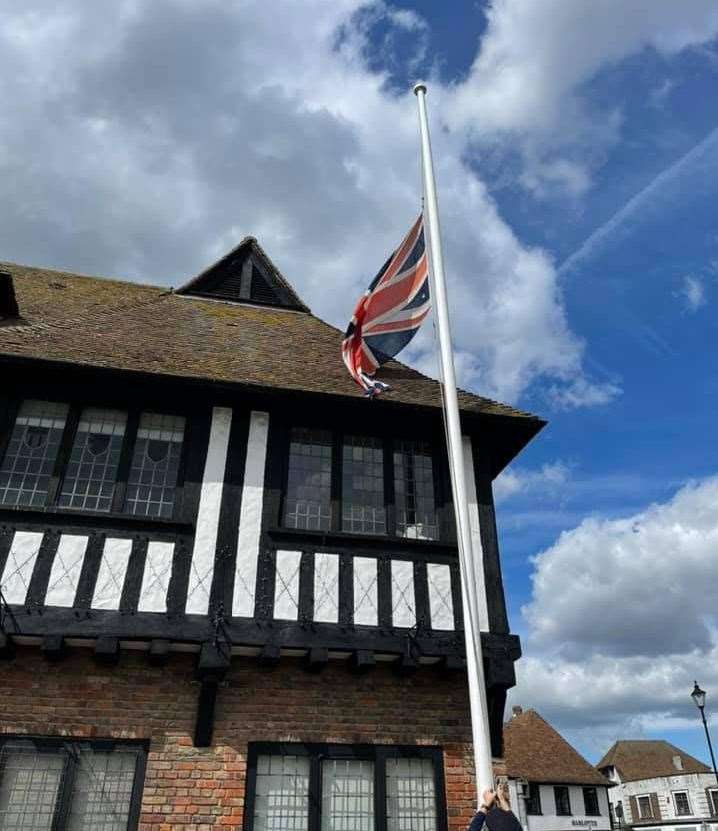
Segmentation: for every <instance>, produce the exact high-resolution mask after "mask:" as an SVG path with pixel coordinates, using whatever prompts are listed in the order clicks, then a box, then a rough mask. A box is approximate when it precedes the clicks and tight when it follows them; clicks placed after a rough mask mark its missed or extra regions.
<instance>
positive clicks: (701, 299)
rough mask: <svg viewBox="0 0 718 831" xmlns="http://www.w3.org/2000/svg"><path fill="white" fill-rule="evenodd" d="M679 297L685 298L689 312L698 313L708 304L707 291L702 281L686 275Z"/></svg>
mask: <svg viewBox="0 0 718 831" xmlns="http://www.w3.org/2000/svg"><path fill="white" fill-rule="evenodd" d="M678 295H679V296H680V297H682V298H683V301H684V303H685V307H686V311H687V312H697V311H698V309H700V308H701V306H705V304H706V302H707V301H706V290H705V287H704V285H703V282H702V280H700V279H699V278H698V277H692V276H691V275H690V274H686V276H685V277H684V278H683V284H682V285H681V288H680V291H679V292H678Z"/></svg>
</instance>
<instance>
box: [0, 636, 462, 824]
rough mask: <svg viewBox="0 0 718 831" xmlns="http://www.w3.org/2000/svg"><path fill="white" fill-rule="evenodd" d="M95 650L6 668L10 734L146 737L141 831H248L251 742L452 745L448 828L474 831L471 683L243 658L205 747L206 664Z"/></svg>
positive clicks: (2, 715) (0, 715) (1, 680)
mask: <svg viewBox="0 0 718 831" xmlns="http://www.w3.org/2000/svg"><path fill="white" fill-rule="evenodd" d="M88 652H89V650H84V649H75V650H73V651H71V653H70V654H69V655H68V657H67V658H66V659H65V660H63V661H62V662H60V663H58V664H50V663H47V662H46V661H45V660H43V658H42V657H41V656H40V654H39V650H37V649H35V648H32V647H23V648H18V650H17V655H16V658H15V659H14V660H13V661H6V662H0V684H1V686H2V698H1V699H0V700H1V701H2V704H1V706H0V730H1V731H2V732H4V733H33V734H38V735H49V736H56V735H65V736H76V737H86V738H89V737H97V738H122V739H147V740H149V741H150V752H149V756H148V760H147V773H146V777H145V786H144V793H143V798H142V815H141V819H140V829H141V831H170V829H172V831H180V830H181V829H184V830H185V831H189V829H192V831H210V829H240V828H241V824H242V815H243V809H244V778H245V771H246V749H247V743H248V742H251V741H279V740H284V741H307V742H348V743H358V742H366V743H383V744H415V743H416V744H430V745H440V746H442V747H443V748H444V766H445V767H444V769H445V777H446V791H447V795H446V796H447V806H448V814H449V827H450V829H452V831H458V829H462V830H463V829H465V828H466V826H467V824H468V821H469V819H470V816H471V812H472V805H473V804H474V801H473V800H474V797H473V781H472V773H471V769H470V746H469V745H467V741H468V740H469V739H470V727H469V720H468V694H467V692H466V689H465V678H464V677H463V676H462V675H453V676H443V675H441V673H440V672H437V671H435V670H434V669H432V668H424V669H421V670H420V671H419V672H417V673H416V675H414V676H413V677H410V678H398V677H397V676H396V675H395V674H394V673H393V671H392V670H391V668H390V667H388V666H385V665H382V664H379V665H378V666H377V668H376V669H374V670H373V671H371V672H369V673H367V674H366V675H362V676H356V675H353V674H352V673H351V672H350V670H349V667H348V666H347V665H346V663H345V662H339V661H330V663H329V665H328V667H327V668H326V669H325V670H324V671H323V672H322V673H320V674H316V675H314V674H309V673H307V672H305V671H304V670H303V669H302V667H301V664H300V662H299V660H297V659H291V658H282V660H281V662H280V664H279V666H278V667H277V668H276V669H273V670H266V669H264V670H263V669H260V668H259V667H258V666H257V664H256V662H255V661H254V660H253V659H251V658H235V659H234V660H233V663H232V668H231V671H230V672H229V673H228V676H227V682H226V685H224V686H222V687H220V690H219V696H218V701H217V710H216V721H215V729H214V738H213V741H212V747H210V748H204V749H199V748H194V747H193V746H192V735H193V732H194V722H195V714H196V707H197V695H198V692H199V685H198V683H197V682H196V681H195V680H194V666H195V662H196V656H194V655H189V654H182V653H177V654H173V655H172V656H171V657H170V660H169V662H168V663H167V665H166V666H165V667H162V668H154V667H150V666H149V664H148V663H147V660H146V657H145V655H143V654H142V653H139V652H123V653H122V655H121V659H120V663H119V665H118V666H116V667H113V668H104V667H98V666H96V665H95V664H94V662H93V661H92V660H91V658H90V656H89V654H88Z"/></svg>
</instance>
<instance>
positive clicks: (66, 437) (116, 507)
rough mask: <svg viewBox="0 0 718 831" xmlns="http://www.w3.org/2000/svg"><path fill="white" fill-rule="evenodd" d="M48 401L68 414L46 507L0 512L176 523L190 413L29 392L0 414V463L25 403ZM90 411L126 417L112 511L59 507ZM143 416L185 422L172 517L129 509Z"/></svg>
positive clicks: (10, 507) (20, 507)
mask: <svg viewBox="0 0 718 831" xmlns="http://www.w3.org/2000/svg"><path fill="white" fill-rule="evenodd" d="M26 400H28V401H49V402H53V403H58V404H67V405H68V412H67V418H66V421H65V427H64V429H63V432H62V437H61V439H60V447H59V450H58V452H57V457H56V459H55V463H54V465H53V470H52V474H51V476H50V480H49V483H48V491H47V498H46V500H45V503H44V504H43V505H34V506H26V505H9V504H8V505H5V504H0V510H13V511H14V510H17V511H41V512H57V513H61V514H68V515H71V516H73V515H74V516H94V517H122V518H124V519H130V520H135V521H141V522H159V523H162V522H174V521H177V519H178V517H180V516H181V515H182V504H183V496H184V483H185V471H186V467H187V455H188V442H187V437H188V435H189V434H190V432H191V427H190V414H189V413H188V412H185V411H183V410H180V409H178V408H176V407H173V406H172V405H169V406H167V407H164V406H162V407H157V406H153V405H152V404H150V405H148V406H142V407H139V406H134V405H132V406H127V404H126V403H125V404H122V403H118V402H116V401H104V400H99V401H96V400H94V399H87V400H82V401H79V400H78V399H76V398H70V397H69V396H68V397H58V396H57V395H44V394H43V393H42V392H38V393H35V392H32V391H30V392H27V393H26V394H24V395H23V396H22V397H21V398H17V399H13V400H11V401H8V402H7V403H6V404H5V407H4V411H0V464H2V462H3V461H4V459H5V455H6V453H7V448H8V444H9V441H10V436H11V434H12V431H13V429H14V427H15V423H16V419H17V415H18V413H19V412H20V407H21V406H22V403H23V401H26ZM89 408H98V409H113V410H121V411H122V412H124V413H125V414H126V415H127V421H126V424H125V432H124V435H123V438H122V447H121V450H120V459H119V463H118V467H117V475H116V477H115V481H114V487H113V495H112V501H111V504H110V510H109V511H97V510H89V509H84V508H76V507H67V506H63V505H60V504H59V501H60V495H61V493H62V485H63V482H64V480H65V476H66V473H67V466H68V463H69V461H70V454H71V453H72V448H73V445H74V441H75V436H76V434H77V429H78V426H79V424H80V419H81V418H82V413H83V411H84V410H86V409H89ZM143 413H151V414H156V415H173V416H181V417H183V418H184V419H185V429H184V436H183V440H182V450H181V454H180V460H179V467H178V470H177V482H176V484H175V499H174V504H173V506H172V514H171V516H169V517H161V516H147V515H144V514H133V513H130V512H129V511H127V510H126V508H127V486H128V478H129V474H130V468H131V465H132V457H133V454H134V449H135V444H136V442H137V431H138V429H139V425H140V418H141V416H142V414H143Z"/></svg>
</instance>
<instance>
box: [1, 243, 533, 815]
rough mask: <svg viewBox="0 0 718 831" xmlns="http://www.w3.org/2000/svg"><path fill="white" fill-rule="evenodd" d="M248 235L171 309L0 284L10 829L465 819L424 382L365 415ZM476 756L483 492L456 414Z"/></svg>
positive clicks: (20, 282) (458, 621)
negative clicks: (470, 595) (462, 458)
mask: <svg viewBox="0 0 718 831" xmlns="http://www.w3.org/2000/svg"><path fill="white" fill-rule="evenodd" d="M340 337H341V336H340V334H339V333H338V332H337V330H335V329H334V328H332V327H331V326H329V325H327V324H325V323H324V322H322V321H321V320H319V319H318V318H317V317H315V316H314V315H312V313H311V312H310V310H309V309H308V308H307V306H306V305H305V304H304V303H303V301H302V300H301V299H300V298H299V297H298V295H297V294H296V293H295V291H294V290H293V289H292V287H291V286H290V284H289V283H288V282H287V281H286V280H285V279H284V277H283V276H282V275H281V274H280V273H279V271H278V270H277V269H276V268H275V266H274V265H273V264H272V262H271V261H270V260H269V258H268V257H267V255H266V254H265V253H264V251H263V250H262V248H261V247H260V245H259V244H258V243H257V241H256V240H254V239H253V238H247V239H245V240H244V241H243V242H242V243H240V245H239V246H237V248H235V249H234V250H233V251H231V252H230V253H229V254H228V255H227V256H226V257H224V258H222V259H221V260H220V261H219V262H217V263H215V264H214V265H213V266H211V267H210V268H208V269H207V270H206V271H205V272H203V273H202V274H200V275H199V276H198V277H196V278H194V279H193V280H190V281H189V282H187V283H186V284H185V285H183V286H181V287H180V288H178V289H176V290H168V289H167V288H164V287H160V286H153V285H139V284H137V283H130V282H121V281H115V280H106V279H98V278H92V277H86V276H79V275H75V274H68V273H64V272H58V271H51V270H46V269H40V268H30V267H25V266H19V265H14V264H0V586H1V588H2V593H3V602H2V617H1V618H0V621H1V627H0V655H2V658H3V659H4V660H3V661H2V662H0V677H1V678H2V701H3V706H2V710H1V712H0V731H1V735H0V827H7V828H33V829H45V828H47V829H52V831H64V829H80V828H82V829H85V828H88V829H89V828H92V829H105V828H107V829H110V828H111V829H113V830H114V829H120V830H121V831H124V829H136V828H140V829H190V828H192V829H197V828H201V829H210V828H220V827H221V828H236V829H239V828H244V829H247V831H269V830H270V829H271V831H295V829H296V830H297V831H299V829H306V831H319V829H325V828H326V829H349V828H351V829H355V831H359V829H367V831H368V829H377V831H383V829H392V830H393V829H405V828H411V829H413V831H421V829H425V831H434V830H435V829H436V831H446V829H448V828H452V829H459V828H463V827H465V825H466V822H467V819H468V818H469V816H470V814H471V811H472V807H473V805H475V801H474V795H473V793H472V784H471V783H472V777H471V771H470V759H471V753H470V740H471V732H470V725H469V712H468V694H467V691H466V677H465V660H464V659H465V653H464V645H463V631H462V629H463V623H462V605H461V587H460V581H459V572H458V564H457V556H456V535H455V532H454V523H453V507H452V504H451V496H450V487H449V479H448V470H447V460H446V453H445V450H444V444H443V435H444V430H443V422H442V414H441V407H440V404H441V401H440V391H439V388H438V385H437V384H436V382H434V381H432V380H430V379H428V378H426V377H425V376H423V375H421V374H420V373H418V372H416V371H414V370H412V369H409V368H407V367H406V366H403V365H402V364H400V363H398V362H396V361H392V362H391V363H390V364H388V365H387V366H386V368H385V369H384V370H382V379H383V380H386V381H387V382H388V383H390V384H391V385H392V391H391V392H389V393H387V394H386V395H384V396H381V397H380V398H379V399H378V400H374V401H367V400H363V399H362V396H361V392H360V391H359V390H358V388H357V387H356V386H355V385H354V383H353V382H352V380H351V379H350V378H349V376H348V374H347V373H346V371H345V369H344V367H343V366H342V364H341V360H340V357H339V345H340ZM460 407H461V410H462V413H461V415H462V430H463V433H464V452H465V454H466V459H467V461H468V462H469V464H468V474H467V477H468V483H467V484H468V489H469V494H470V502H471V504H470V512H471V517H472V533H473V537H474V546H475V551H476V552H477V555H478V556H481V557H482V558H483V574H484V585H483V586H481V587H480V592H479V594H480V607H481V630H482V635H481V638H482V648H483V654H484V664H485V675H486V684H487V694H488V702H489V709H490V714H491V715H490V720H491V731H492V748H493V752H494V755H495V756H496V757H497V758H498V757H500V756H501V735H502V721H503V714H504V704H505V698H506V691H507V689H508V688H510V687H511V686H513V684H514V683H515V676H514V662H515V661H516V660H517V659H518V657H519V656H520V645H519V641H518V638H517V637H516V636H515V635H513V634H511V633H510V632H509V626H508V620H507V614H506V605H505V599H504V590H503V585H502V579H501V568H500V561H499V551H498V542H497V532H496V524H495V514H494V505H493V498H492V481H493V479H494V478H495V477H496V476H497V474H498V473H499V472H500V471H501V470H502V469H503V468H504V467H505V465H506V464H508V462H509V461H511V459H513V458H514V457H515V456H516V454H517V453H519V452H520V450H521V449H522V448H523V447H524V446H525V445H526V444H527V442H528V441H530V439H531V438H532V437H533V436H534V435H535V434H536V433H537V432H538V431H539V430H540V429H541V427H542V425H543V422H542V421H541V420H540V419H538V418H536V417H534V416H531V415H528V414H526V413H523V412H520V411H518V410H515V409H512V408H510V407H508V406H504V405H502V404H498V403H496V402H493V401H489V400H487V399H483V398H480V397H478V396H475V395H471V394H468V393H462V394H460Z"/></svg>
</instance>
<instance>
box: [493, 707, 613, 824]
mask: <svg viewBox="0 0 718 831" xmlns="http://www.w3.org/2000/svg"><path fill="white" fill-rule="evenodd" d="M504 755H505V759H506V773H507V775H508V777H509V791H510V793H511V804H512V806H513V807H514V810H515V811H516V812H517V814H518V817H519V819H520V820H521V824H522V825H523V827H524V829H525V831H569V829H570V831H574V830H575V829H592V831H605V830H606V829H610V828H611V821H610V817H609V808H608V804H609V800H608V789H609V787H610V782H609V781H608V780H607V779H606V778H605V777H604V776H603V775H602V774H601V773H599V772H598V770H596V768H595V767H593V766H592V765H590V764H589V763H588V762H587V761H586V760H585V759H584V758H583V756H581V755H580V754H579V753H578V752H577V751H576V750H574V748H573V747H571V745H570V744H569V743H568V742H567V741H566V740H565V739H564V738H563V737H562V736H561V735H560V734H559V733H558V732H557V731H556V730H554V728H553V727H551V725H550V724H548V722H546V721H545V720H544V719H543V718H541V716H540V715H539V714H538V713H537V712H536V711H535V710H526V712H524V711H523V710H522V709H521V707H514V708H513V717H512V718H511V720H510V721H509V722H507V724H505V725H504ZM517 809H518V810H517Z"/></svg>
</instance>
